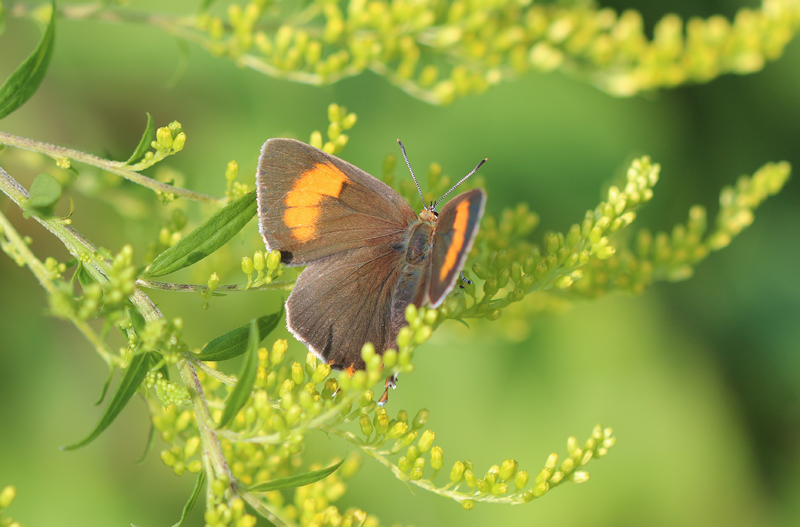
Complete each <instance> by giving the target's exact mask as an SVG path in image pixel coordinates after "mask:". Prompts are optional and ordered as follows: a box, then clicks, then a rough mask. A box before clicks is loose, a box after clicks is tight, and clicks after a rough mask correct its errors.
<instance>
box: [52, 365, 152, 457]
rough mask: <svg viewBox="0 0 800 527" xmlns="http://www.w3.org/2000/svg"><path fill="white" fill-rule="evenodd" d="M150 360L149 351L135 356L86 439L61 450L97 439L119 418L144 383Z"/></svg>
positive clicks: (80, 445) (78, 446)
mask: <svg viewBox="0 0 800 527" xmlns="http://www.w3.org/2000/svg"><path fill="white" fill-rule="evenodd" d="M150 360H151V359H150V354H149V353H142V354H140V355H136V356H135V357H134V358H133V360H132V361H131V364H130V366H128V369H127V370H126V371H125V375H124V376H123V377H122V381H120V383H119V386H118V387H117V391H116V393H114V397H112V398H111V401H110V402H109V403H108V406H107V407H106V410H105V412H103V416H102V417H101V418H100V421H99V422H98V423H97V425H96V426H95V427H94V430H92V432H91V433H90V434H89V435H88V436H87V437H86V438H85V439H84V440H82V441H79V442H77V443H75V444H73V445H68V446H63V447H61V450H75V449H77V448H81V447H83V446H86V445H88V444H89V443H91V442H92V441H94V440H95V439H97V436H99V435H100V434H101V433H102V432H103V431H104V430H105V429H106V428H108V425H110V424H111V423H112V422H114V419H116V418H117V416H118V415H119V413H120V412H121V411H122V409H123V408H125V405H126V404H128V401H130V400H131V397H133V394H135V393H136V390H138V389H139V387H140V386H141V385H142V382H143V381H144V378H145V376H146V375H147V372H148V371H150Z"/></svg>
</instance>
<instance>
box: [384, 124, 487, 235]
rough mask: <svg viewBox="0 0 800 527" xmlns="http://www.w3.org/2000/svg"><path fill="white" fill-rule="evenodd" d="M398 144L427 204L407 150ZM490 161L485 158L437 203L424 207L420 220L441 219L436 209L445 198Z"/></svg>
mask: <svg viewBox="0 0 800 527" xmlns="http://www.w3.org/2000/svg"><path fill="white" fill-rule="evenodd" d="M397 144H399V145H400V150H401V151H402V152H403V159H405V161H406V166H407V167H408V171H409V172H411V177H412V178H414V184H415V185H416V186H417V191H418V192H419V197H420V198H422V203H423V204H424V203H425V196H424V195H423V194H422V189H421V188H420V187H419V182H417V176H416V175H415V174H414V170H413V169H412V168H411V163H410V162H409V161H408V156H407V155H406V149H405V147H404V146H403V143H401V142H400V140H399V139H398V140H397ZM488 160H489V159H488V158H484V159H483V160H482V161H481V162H480V163H478V166H476V167H475V168H473V169H472V171H471V172H470V173H469V174H467V175H466V176H464V177H463V178H461V181H459V182H458V183H456V184H455V185H453V187H452V188H451V189H450V190H448V191H447V192H445V193H444V195H443V196H442V197H441V198H439V199H437V200H436V201H431V203H430V205H425V206H424V207H423V209H422V212H420V213H419V219H420V220H422V221H426V222H429V223H435V222H436V219H437V218H438V217H439V213H438V212H436V207H438V206H439V204H440V203H441V202H442V201H444V198H446V197H447V195H448V194H450V193H451V192H453V191H454V190H455V189H456V187H458V186H459V185H460V184H461V183H463V182H464V181H466V180H467V178H469V177H470V176H471V175H472V174H474V173H475V172H477V171H478V169H479V168H481V165H483V164H484V163H486V161H488Z"/></svg>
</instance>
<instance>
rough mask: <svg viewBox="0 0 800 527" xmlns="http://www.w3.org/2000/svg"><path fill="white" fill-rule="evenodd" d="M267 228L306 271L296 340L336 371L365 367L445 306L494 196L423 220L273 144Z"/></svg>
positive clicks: (371, 188)
mask: <svg viewBox="0 0 800 527" xmlns="http://www.w3.org/2000/svg"><path fill="white" fill-rule="evenodd" d="M256 188H257V193H258V217H259V230H260V232H261V235H262V237H263V239H264V242H265V244H266V246H267V248H268V249H270V250H279V251H281V255H282V258H281V260H282V261H283V262H284V263H285V264H286V265H290V266H295V265H305V266H307V267H306V269H305V270H304V271H303V272H302V273H301V274H300V276H299V278H298V279H297V283H296V284H295V287H294V290H293V291H292V293H291V294H290V295H289V299H288V300H287V302H286V323H287V327H288V328H289V330H290V331H291V332H292V334H293V335H294V336H295V337H296V338H298V340H300V341H302V342H303V343H305V344H306V345H307V346H308V348H309V349H310V350H311V351H312V352H314V353H315V354H316V355H317V356H318V357H320V358H321V359H323V360H325V361H326V362H327V363H329V364H331V366H332V367H333V368H336V369H363V368H364V362H363V360H362V359H361V348H362V347H363V345H364V344H365V343H367V342H371V343H372V344H374V345H375V349H376V351H377V352H378V353H383V352H384V351H385V350H386V349H389V348H392V347H396V340H397V334H398V332H399V331H400V329H401V328H402V327H403V325H405V311H406V307H407V306H408V305H409V304H414V305H416V306H422V305H425V304H430V305H431V306H434V307H436V306H439V305H440V304H441V303H442V302H443V301H444V299H445V297H446V296H447V294H448V293H449V292H450V291H451V290H452V288H453V287H454V286H455V281H456V280H457V278H458V273H459V271H460V270H461V267H462V266H463V264H464V261H465V260H466V256H467V253H468V252H469V249H470V247H471V245H472V242H473V240H474V237H475V234H476V233H477V229H478V224H479V221H480V217H481V216H482V214H483V208H484V204H485V193H484V192H483V190H481V189H474V190H471V191H468V192H465V193H463V194H460V195H458V196H456V197H455V198H454V199H453V200H451V201H450V202H449V203H447V205H445V207H444V208H443V210H442V212H441V214H439V215H438V216H437V214H436V212H435V211H434V210H432V208H433V207H426V208H425V209H423V211H422V212H421V213H420V214H419V216H417V215H416V214H415V213H414V212H413V210H412V209H411V207H410V206H409V205H408V203H407V202H406V201H405V200H404V199H403V198H402V197H401V196H400V195H399V194H398V193H397V192H395V191H394V190H393V189H392V188H391V187H389V186H388V185H386V184H385V183H383V182H382V181H380V180H378V179H376V178H374V177H372V176H370V175H369V174H367V173H366V172H364V171H362V170H361V169H359V168H357V167H355V166H353V165H351V164H349V163H347V162H345V161H343V160H341V159H339V158H337V157H335V156H332V155H330V154H327V153H325V152H322V151H321V150H318V149H316V148H314V147H312V146H309V145H306V144H304V143H301V142H299V141H295V140H292V139H270V140H269V141H267V142H266V143H265V144H264V146H263V148H262V151H261V157H260V158H259V168H258V174H257V175H256Z"/></svg>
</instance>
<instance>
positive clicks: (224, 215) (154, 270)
mask: <svg viewBox="0 0 800 527" xmlns="http://www.w3.org/2000/svg"><path fill="white" fill-rule="evenodd" d="M255 215H256V195H255V193H254V192H250V193H249V194H246V195H244V196H242V197H241V198H239V199H237V200H236V201H233V202H231V203H229V204H227V205H226V206H225V207H224V208H222V209H221V210H220V211H218V212H216V213H215V214H214V215H212V216H211V217H210V218H208V219H207V220H206V221H204V222H203V223H202V224H201V225H200V226H199V227H197V228H196V229H195V230H193V231H192V232H190V233H189V235H188V236H186V237H185V238H182V239H181V240H180V241H179V242H178V243H176V244H175V245H173V246H172V247H170V248H169V249H167V250H166V251H164V252H163V253H161V254H159V255H158V256H157V257H156V259H155V260H153V263H151V264H150V267H148V268H147V270H146V271H145V273H144V276H145V277H148V278H155V277H157V276H163V275H165V274H169V273H174V272H175V271H177V270H179V269H183V268H184V267H188V266H190V265H192V264H194V263H197V262H199V261H200V260H202V259H203V258H205V257H206V256H208V255H209V254H211V253H213V252H214V251H216V250H217V249H219V248H220V247H222V246H223V245H225V243H226V242H227V241H228V240H230V239H231V238H233V237H234V236H235V235H236V233H238V232H239V231H240V230H242V229H243V228H244V226H245V225H247V222H249V221H250V220H251V219H252V218H253V216H255Z"/></svg>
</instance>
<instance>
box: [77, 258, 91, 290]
mask: <svg viewBox="0 0 800 527" xmlns="http://www.w3.org/2000/svg"><path fill="white" fill-rule="evenodd" d="M75 274H76V275H78V283H79V284H81V287H82V288H84V289H86V286H88V285H89V284H93V283H95V281H96V280H95V279H94V277H93V276H92V275H91V274H90V273H89V271H87V270H86V267H84V266H83V263H79V264H78V268H77V269H76V270H75Z"/></svg>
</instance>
